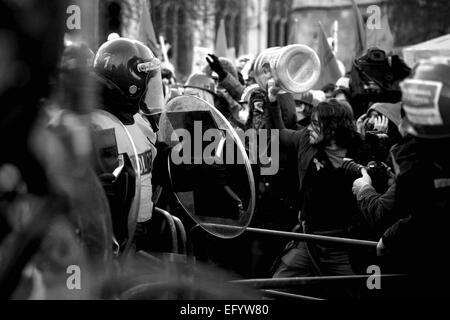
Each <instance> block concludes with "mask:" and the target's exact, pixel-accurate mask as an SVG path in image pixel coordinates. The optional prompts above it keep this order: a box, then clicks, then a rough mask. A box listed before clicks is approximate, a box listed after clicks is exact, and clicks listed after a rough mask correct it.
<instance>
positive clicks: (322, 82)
mask: <svg viewBox="0 0 450 320" xmlns="http://www.w3.org/2000/svg"><path fill="white" fill-rule="evenodd" d="M319 29H320V30H319V46H318V50H317V55H318V56H319V59H320V65H321V72H320V78H319V81H317V83H316V85H315V86H314V89H316V90H320V89H322V88H323V87H324V86H326V85H327V84H329V83H333V84H335V83H336V81H337V80H338V79H339V78H340V77H341V76H342V74H341V71H340V70H339V65H338V62H337V59H336V57H335V56H334V54H333V50H332V49H331V47H330V45H329V43H328V38H327V36H326V34H325V31H324V30H323V26H322V23H320V22H319Z"/></svg>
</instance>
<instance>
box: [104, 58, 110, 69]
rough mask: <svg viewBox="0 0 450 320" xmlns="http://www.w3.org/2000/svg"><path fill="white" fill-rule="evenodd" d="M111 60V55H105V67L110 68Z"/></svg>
mask: <svg viewBox="0 0 450 320" xmlns="http://www.w3.org/2000/svg"><path fill="white" fill-rule="evenodd" d="M109 60H111V56H106V57H105V69H107V68H108V64H109Z"/></svg>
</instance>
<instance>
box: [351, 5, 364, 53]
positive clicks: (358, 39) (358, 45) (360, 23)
mask: <svg viewBox="0 0 450 320" xmlns="http://www.w3.org/2000/svg"><path fill="white" fill-rule="evenodd" d="M352 6H353V12H354V14H355V44H354V48H353V55H354V57H360V56H362V55H363V54H364V53H366V49H367V46H366V45H367V43H366V28H365V25H364V19H363V17H362V15H361V12H360V11H359V8H358V5H357V4H356V2H355V0H352Z"/></svg>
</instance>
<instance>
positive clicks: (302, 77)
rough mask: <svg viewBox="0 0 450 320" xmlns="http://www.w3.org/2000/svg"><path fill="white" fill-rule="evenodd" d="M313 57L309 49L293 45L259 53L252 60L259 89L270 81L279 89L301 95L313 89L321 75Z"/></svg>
mask: <svg viewBox="0 0 450 320" xmlns="http://www.w3.org/2000/svg"><path fill="white" fill-rule="evenodd" d="M320 68H321V66H320V60H319V57H318V56H317V53H316V52H315V51H314V50H313V49H311V48H310V47H308V46H306V45H302V44H294V45H289V46H285V47H273V48H268V49H266V50H264V51H262V52H261V53H260V54H259V55H258V57H257V58H256V60H255V66H254V74H255V80H256V82H257V83H258V84H259V86H260V87H261V88H263V89H265V88H267V82H268V81H269V79H271V78H273V79H275V81H276V82H277V83H278V85H279V86H280V87H281V89H283V90H285V91H287V92H290V93H302V92H306V91H308V90H310V89H311V88H313V87H314V85H315V84H316V82H317V81H318V80H319V77H320V72H321V69H320Z"/></svg>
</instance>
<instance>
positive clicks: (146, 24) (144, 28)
mask: <svg viewBox="0 0 450 320" xmlns="http://www.w3.org/2000/svg"><path fill="white" fill-rule="evenodd" d="M142 2H143V4H142V14H141V18H140V20H139V38H138V40H139V41H142V42H143V43H144V44H145V45H147V46H148V47H149V48H150V49H151V50H152V52H153V53H154V55H155V56H156V57H159V47H158V40H156V34H155V29H154V28H153V23H152V18H151V16H150V9H149V8H148V3H147V0H143V1H142Z"/></svg>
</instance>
